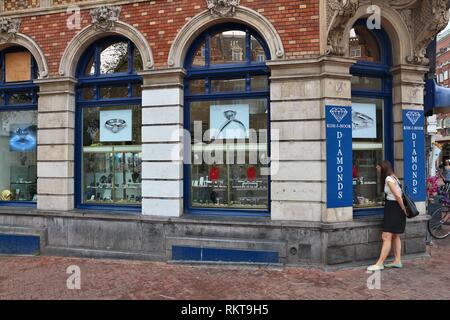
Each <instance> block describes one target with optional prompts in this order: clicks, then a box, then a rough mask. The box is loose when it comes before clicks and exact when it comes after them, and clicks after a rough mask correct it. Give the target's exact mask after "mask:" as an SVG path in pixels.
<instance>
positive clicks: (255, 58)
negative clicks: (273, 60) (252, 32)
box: [251, 36, 266, 62]
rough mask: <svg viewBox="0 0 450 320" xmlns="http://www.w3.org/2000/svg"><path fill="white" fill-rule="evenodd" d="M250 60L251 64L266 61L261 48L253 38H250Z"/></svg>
mask: <svg viewBox="0 0 450 320" xmlns="http://www.w3.org/2000/svg"><path fill="white" fill-rule="evenodd" d="M251 59H252V60H251V61H252V62H265V61H266V53H265V52H264V49H263V47H262V46H261V44H260V43H259V41H258V40H256V38H255V37H253V36H251Z"/></svg>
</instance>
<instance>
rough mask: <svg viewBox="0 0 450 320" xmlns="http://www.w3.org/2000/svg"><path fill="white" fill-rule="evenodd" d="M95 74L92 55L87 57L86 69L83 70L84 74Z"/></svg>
mask: <svg viewBox="0 0 450 320" xmlns="http://www.w3.org/2000/svg"><path fill="white" fill-rule="evenodd" d="M94 74H95V62H94V56H92V57H91V58H90V59H89V62H88V64H87V66H86V70H85V71H84V75H86V76H93V75H94Z"/></svg>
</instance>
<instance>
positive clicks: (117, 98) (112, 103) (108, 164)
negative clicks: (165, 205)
mask: <svg viewBox="0 0 450 320" xmlns="http://www.w3.org/2000/svg"><path fill="white" fill-rule="evenodd" d="M142 66H143V64H142V59H141V55H140V54H139V51H138V50H137V49H136V48H135V46H134V44H133V43H131V42H130V41H128V40H125V39H123V38H121V37H111V38H105V39H103V40H100V41H99V42H96V43H94V44H93V45H91V47H90V48H88V49H87V50H86V53H85V54H84V55H83V56H82V59H81V60H80V65H79V67H78V70H79V78H78V82H79V85H78V88H77V110H76V112H77V122H76V127H77V135H78V137H79V139H77V141H78V143H77V146H76V148H77V150H79V151H77V153H76V157H77V159H76V161H77V166H76V168H77V178H76V179H77V184H76V185H78V186H79V189H78V190H76V193H75V198H76V205H77V206H78V207H80V206H82V207H86V208H91V207H96V208H100V207H108V208H110V207H111V206H114V207H117V208H120V209H126V208H127V207H130V208H131V210H136V207H139V206H140V205H141V203H142V187H141V179H142V176H141V174H142V171H141V168H142V147H141V126H142V119H141V113H142V110H141V107H140V106H141V96H142V80H141V78H140V77H139V76H138V75H137V74H136V72H137V71H140V70H142ZM120 209H119V210H120Z"/></svg>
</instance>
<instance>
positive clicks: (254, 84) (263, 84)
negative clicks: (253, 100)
mask: <svg viewBox="0 0 450 320" xmlns="http://www.w3.org/2000/svg"><path fill="white" fill-rule="evenodd" d="M251 90H252V91H262V90H269V77H268V76H253V77H252V78H251Z"/></svg>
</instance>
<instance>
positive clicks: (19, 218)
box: [0, 209, 426, 268]
mask: <svg viewBox="0 0 450 320" xmlns="http://www.w3.org/2000/svg"><path fill="white" fill-rule="evenodd" d="M425 233H426V217H418V218H416V219H414V220H411V221H408V223H407V227H406V232H405V234H403V235H402V244H403V247H402V250H403V254H404V255H406V256H408V255H409V256H417V255H418V254H419V255H425V253H426V245H425ZM0 234H18V235H27V234H28V235H34V236H36V235H38V236H39V237H40V246H41V247H40V253H41V254H43V255H62V256H76V257H95V258H120V259H138V260H153V261H182V262H201V263H254V264H277V265H287V266H313V267H319V268H326V267H328V266H335V267H338V266H343V265H348V264H354V265H358V264H365V263H366V262H367V261H368V260H373V259H376V258H377V257H378V254H379V252H380V247H381V241H380V240H381V239H380V237H381V219H380V218H370V219H368V218H367V219H361V220H356V221H353V222H345V223H311V222H280V221H270V220H248V219H247V220H244V219H241V220H233V221H229V220H228V219H227V221H224V220H221V219H217V218H216V219H210V218H208V219H205V218H188V217H182V218H176V219H173V218H171V219H168V218H158V217H147V216H141V215H133V214H110V213H108V214H105V213H101V212H99V213H92V212H89V213H86V212H80V211H71V212H44V211H39V210H28V211H25V210H22V209H20V210H19V209H8V210H5V209H1V210H0Z"/></svg>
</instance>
